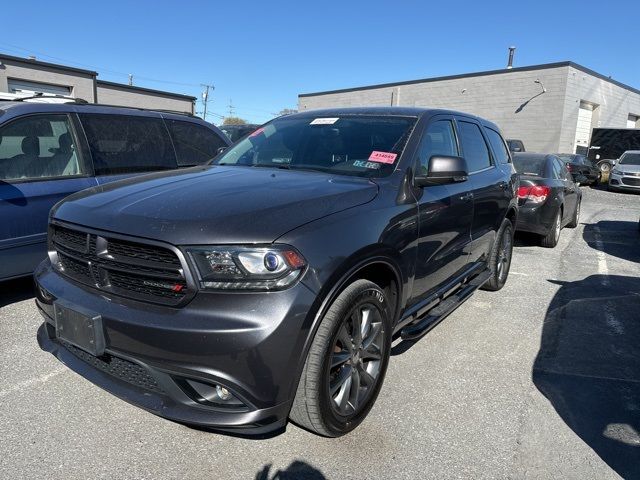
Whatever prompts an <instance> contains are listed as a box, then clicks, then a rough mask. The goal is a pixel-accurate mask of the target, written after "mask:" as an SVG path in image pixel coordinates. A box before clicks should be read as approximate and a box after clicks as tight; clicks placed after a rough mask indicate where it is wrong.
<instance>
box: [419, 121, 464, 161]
mask: <svg viewBox="0 0 640 480" xmlns="http://www.w3.org/2000/svg"><path fill="white" fill-rule="evenodd" d="M418 155H419V157H418V158H419V161H420V166H421V172H419V173H421V174H426V173H427V172H428V164H429V159H430V158H431V157H432V156H434V155H447V156H458V145H457V144H456V136H455V133H454V129H453V123H452V122H451V120H438V121H436V122H433V123H431V124H429V126H428V127H427V129H426V130H425V132H424V135H423V136H422V140H421V142H420V151H419V154H418Z"/></svg>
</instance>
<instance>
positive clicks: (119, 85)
mask: <svg viewBox="0 0 640 480" xmlns="http://www.w3.org/2000/svg"><path fill="white" fill-rule="evenodd" d="M96 83H97V84H98V86H100V85H104V86H107V87H116V88H122V89H124V90H135V91H138V92H147V93H153V94H156V95H158V94H159V95H165V96H167V97H178V98H184V99H187V100H191V101H193V102H195V101H196V100H197V98H196V97H193V96H191V95H185V94H183V93H173V92H167V91H165V90H155V89H153V88H146V87H138V86H136V85H127V84H125V83H117V82H108V81H106V80H96Z"/></svg>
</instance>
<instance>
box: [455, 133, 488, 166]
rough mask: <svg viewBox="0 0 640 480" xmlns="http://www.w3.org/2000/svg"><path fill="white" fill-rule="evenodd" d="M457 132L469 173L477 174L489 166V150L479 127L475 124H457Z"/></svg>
mask: <svg viewBox="0 0 640 480" xmlns="http://www.w3.org/2000/svg"><path fill="white" fill-rule="evenodd" d="M458 131H459V134H460V143H461V145H462V152H463V154H464V158H465V160H466V161H467V166H468V167H469V172H477V171H478V170H482V169H483V168H487V167H489V166H491V157H490V156H489V149H488V148H487V144H486V143H485V141H484V138H483V136H482V133H481V132H480V127H479V126H478V125H476V124H475V123H469V122H458Z"/></svg>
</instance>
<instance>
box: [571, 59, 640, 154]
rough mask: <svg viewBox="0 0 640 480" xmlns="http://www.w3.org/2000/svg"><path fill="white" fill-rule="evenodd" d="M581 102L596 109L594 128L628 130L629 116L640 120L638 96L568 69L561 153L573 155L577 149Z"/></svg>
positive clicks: (592, 123)
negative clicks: (589, 104)
mask: <svg viewBox="0 0 640 480" xmlns="http://www.w3.org/2000/svg"><path fill="white" fill-rule="evenodd" d="M581 101H586V102H589V103H591V104H593V105H594V106H595V108H594V111H593V118H592V122H591V128H597V127H603V128H607V127H608V128H626V127H627V119H628V118H629V115H630V114H631V115H634V116H636V117H640V93H639V92H634V91H632V90H630V89H629V88H624V87H622V86H620V85H618V84H616V83H613V82H611V81H608V80H606V79H603V78H600V77H597V76H594V75H590V74H589V73H585V72H584V71H582V70H579V69H577V68H575V67H572V66H570V67H568V68H567V94H566V96H565V99H564V112H563V115H562V126H561V134H560V149H561V151H563V152H565V151H567V152H572V151H573V149H574V148H575V145H574V140H575V132H576V124H577V122H578V109H579V108H580V102H581ZM638 127H640V125H639V126H638Z"/></svg>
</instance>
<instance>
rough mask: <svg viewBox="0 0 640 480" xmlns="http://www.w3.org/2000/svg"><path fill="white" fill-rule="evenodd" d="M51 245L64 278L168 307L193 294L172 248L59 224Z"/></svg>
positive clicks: (55, 226)
mask: <svg viewBox="0 0 640 480" xmlns="http://www.w3.org/2000/svg"><path fill="white" fill-rule="evenodd" d="M51 246H52V248H53V249H54V250H55V251H56V253H57V257H58V265H57V267H58V269H59V270H60V272H61V273H62V274H64V275H66V276H68V277H69V278H72V279H73V280H76V281H78V282H80V283H83V284H85V285H90V286H92V287H94V288H98V289H100V290H103V291H105V292H108V293H112V294H115V295H119V296H122V297H127V298H133V299H136V300H142V301H147V302H152V303H160V304H163V305H177V304H179V303H180V302H181V301H182V300H183V299H185V298H186V297H187V296H188V295H189V294H190V292H189V291H188V288H187V282H186V278H185V275H184V270H183V269H182V264H181V263H180V259H179V258H178V256H177V255H176V254H175V252H173V251H172V250H170V249H168V248H165V247H160V246H156V245H149V244H146V243H140V242H136V241H131V240H122V239H119V238H112V237H110V236H109V235H108V234H106V235H102V234H94V233H88V232H83V231H81V230H76V229H74V228H70V227H63V226H60V225H54V226H52V230H51Z"/></svg>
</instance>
